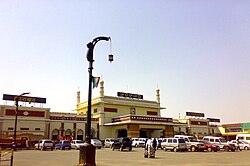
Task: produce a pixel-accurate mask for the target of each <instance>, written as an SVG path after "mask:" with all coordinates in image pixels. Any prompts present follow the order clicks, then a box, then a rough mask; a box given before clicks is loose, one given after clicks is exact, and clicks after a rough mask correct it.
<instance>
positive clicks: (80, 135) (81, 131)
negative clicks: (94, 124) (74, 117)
mask: <svg viewBox="0 0 250 166" xmlns="http://www.w3.org/2000/svg"><path fill="white" fill-rule="evenodd" d="M83 134H84V133H83V130H82V129H78V130H77V135H76V139H77V140H83Z"/></svg>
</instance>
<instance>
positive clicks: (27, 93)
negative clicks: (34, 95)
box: [20, 92, 30, 96]
mask: <svg viewBox="0 0 250 166" xmlns="http://www.w3.org/2000/svg"><path fill="white" fill-rule="evenodd" d="M29 94H30V92H26V93H22V94H21V95H20V96H24V95H29Z"/></svg>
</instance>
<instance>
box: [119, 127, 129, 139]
mask: <svg viewBox="0 0 250 166" xmlns="http://www.w3.org/2000/svg"><path fill="white" fill-rule="evenodd" d="M127 135H128V133H127V130H126V129H119V130H118V137H127Z"/></svg>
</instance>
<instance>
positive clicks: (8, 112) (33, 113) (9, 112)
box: [5, 109, 45, 117]
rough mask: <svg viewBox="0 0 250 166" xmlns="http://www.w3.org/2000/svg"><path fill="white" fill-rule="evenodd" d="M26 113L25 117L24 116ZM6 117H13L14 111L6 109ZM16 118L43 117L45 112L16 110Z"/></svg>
mask: <svg viewBox="0 0 250 166" xmlns="http://www.w3.org/2000/svg"><path fill="white" fill-rule="evenodd" d="M26 113H27V115H25V114H26ZM5 115H6V116H15V115H16V110H12V109H6V110H5ZM17 115H18V116H33V117H44V116H45V112H44V111H30V110H18V112H17Z"/></svg>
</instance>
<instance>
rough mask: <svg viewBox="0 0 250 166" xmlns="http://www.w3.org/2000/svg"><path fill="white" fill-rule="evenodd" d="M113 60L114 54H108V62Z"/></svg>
mask: <svg viewBox="0 0 250 166" xmlns="http://www.w3.org/2000/svg"><path fill="white" fill-rule="evenodd" d="M113 61H114V55H113V54H109V62H110V63H111V62H113Z"/></svg>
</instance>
